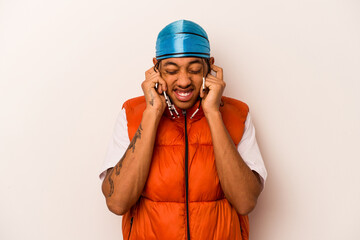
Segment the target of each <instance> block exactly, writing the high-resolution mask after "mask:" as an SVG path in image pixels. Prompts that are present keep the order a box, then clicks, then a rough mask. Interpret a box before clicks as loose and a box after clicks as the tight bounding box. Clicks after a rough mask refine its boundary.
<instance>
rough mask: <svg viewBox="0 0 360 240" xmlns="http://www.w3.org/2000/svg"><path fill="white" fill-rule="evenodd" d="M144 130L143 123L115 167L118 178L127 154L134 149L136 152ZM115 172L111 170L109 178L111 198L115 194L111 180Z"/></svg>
mask: <svg viewBox="0 0 360 240" xmlns="http://www.w3.org/2000/svg"><path fill="white" fill-rule="evenodd" d="M142 130H143V129H142V126H141V123H140V126H139V128H138V130H137V131H136V133H135V136H134V137H133V139H132V141H131V143H130V145H129V147H128V148H127V149H126V151H125V153H124V155H123V156H122V158H121V159H120V161H119V163H118V164H116V166H115V174H116V176H119V174H120V169H121V167H122V162H123V161H124V158H125V155H126V153H127V152H128V151H129V149H132V152H134V150H135V143H136V141H137V139H140V138H141V132H142ZM113 170H114V169H111V172H110V173H109V177H108V180H109V184H110V192H109V197H111V196H112V195H113V193H114V181H113V180H112V178H111V175H112V173H113Z"/></svg>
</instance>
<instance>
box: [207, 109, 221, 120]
mask: <svg viewBox="0 0 360 240" xmlns="http://www.w3.org/2000/svg"><path fill="white" fill-rule="evenodd" d="M204 114H205V117H206V119H207V121H208V122H209V123H210V121H211V122H212V121H217V120H222V116H221V112H220V110H212V111H206V112H205V111H204Z"/></svg>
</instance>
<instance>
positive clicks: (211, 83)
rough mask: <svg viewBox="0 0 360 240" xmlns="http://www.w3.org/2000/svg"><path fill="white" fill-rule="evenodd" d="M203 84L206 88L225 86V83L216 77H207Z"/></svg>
mask: <svg viewBox="0 0 360 240" xmlns="http://www.w3.org/2000/svg"><path fill="white" fill-rule="evenodd" d="M205 86H206V88H208V89H216V88H219V89H220V88H223V89H224V88H225V86H226V84H225V82H224V81H220V80H219V79H217V78H207V79H206V81H205Z"/></svg>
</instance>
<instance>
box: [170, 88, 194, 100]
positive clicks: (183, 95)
mask: <svg viewBox="0 0 360 240" xmlns="http://www.w3.org/2000/svg"><path fill="white" fill-rule="evenodd" d="M174 93H175V97H176V98H177V99H178V100H179V101H181V102H186V101H189V100H190V99H191V98H192V96H193V90H192V89H190V90H186V91H184V90H179V89H177V90H175V91H174Z"/></svg>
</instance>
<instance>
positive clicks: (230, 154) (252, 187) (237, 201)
mask: <svg viewBox="0 0 360 240" xmlns="http://www.w3.org/2000/svg"><path fill="white" fill-rule="evenodd" d="M207 119H208V123H209V127H210V130H211V137H212V141H213V146H214V154H215V161H216V168H217V172H218V175H219V179H220V184H221V187H222V189H223V191H224V194H225V196H226V198H227V199H228V201H229V202H230V203H231V204H232V205H233V206H234V207H235V209H236V210H237V212H238V213H240V214H247V213H249V212H250V211H251V210H252V209H253V208H254V207H255V205H256V201H257V198H258V196H259V194H260V192H261V188H262V187H261V183H260V181H259V179H258V176H257V175H255V174H254V172H252V171H251V169H250V168H249V167H248V166H247V165H246V163H245V162H244V161H243V160H242V158H241V156H240V154H239V152H238V151H237V149H236V146H235V145H234V143H233V141H232V139H231V137H230V135H229V133H228V131H227V129H226V127H225V125H224V122H223V120H222V117H221V114H220V112H214V113H211V114H209V115H208V116H207Z"/></svg>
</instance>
